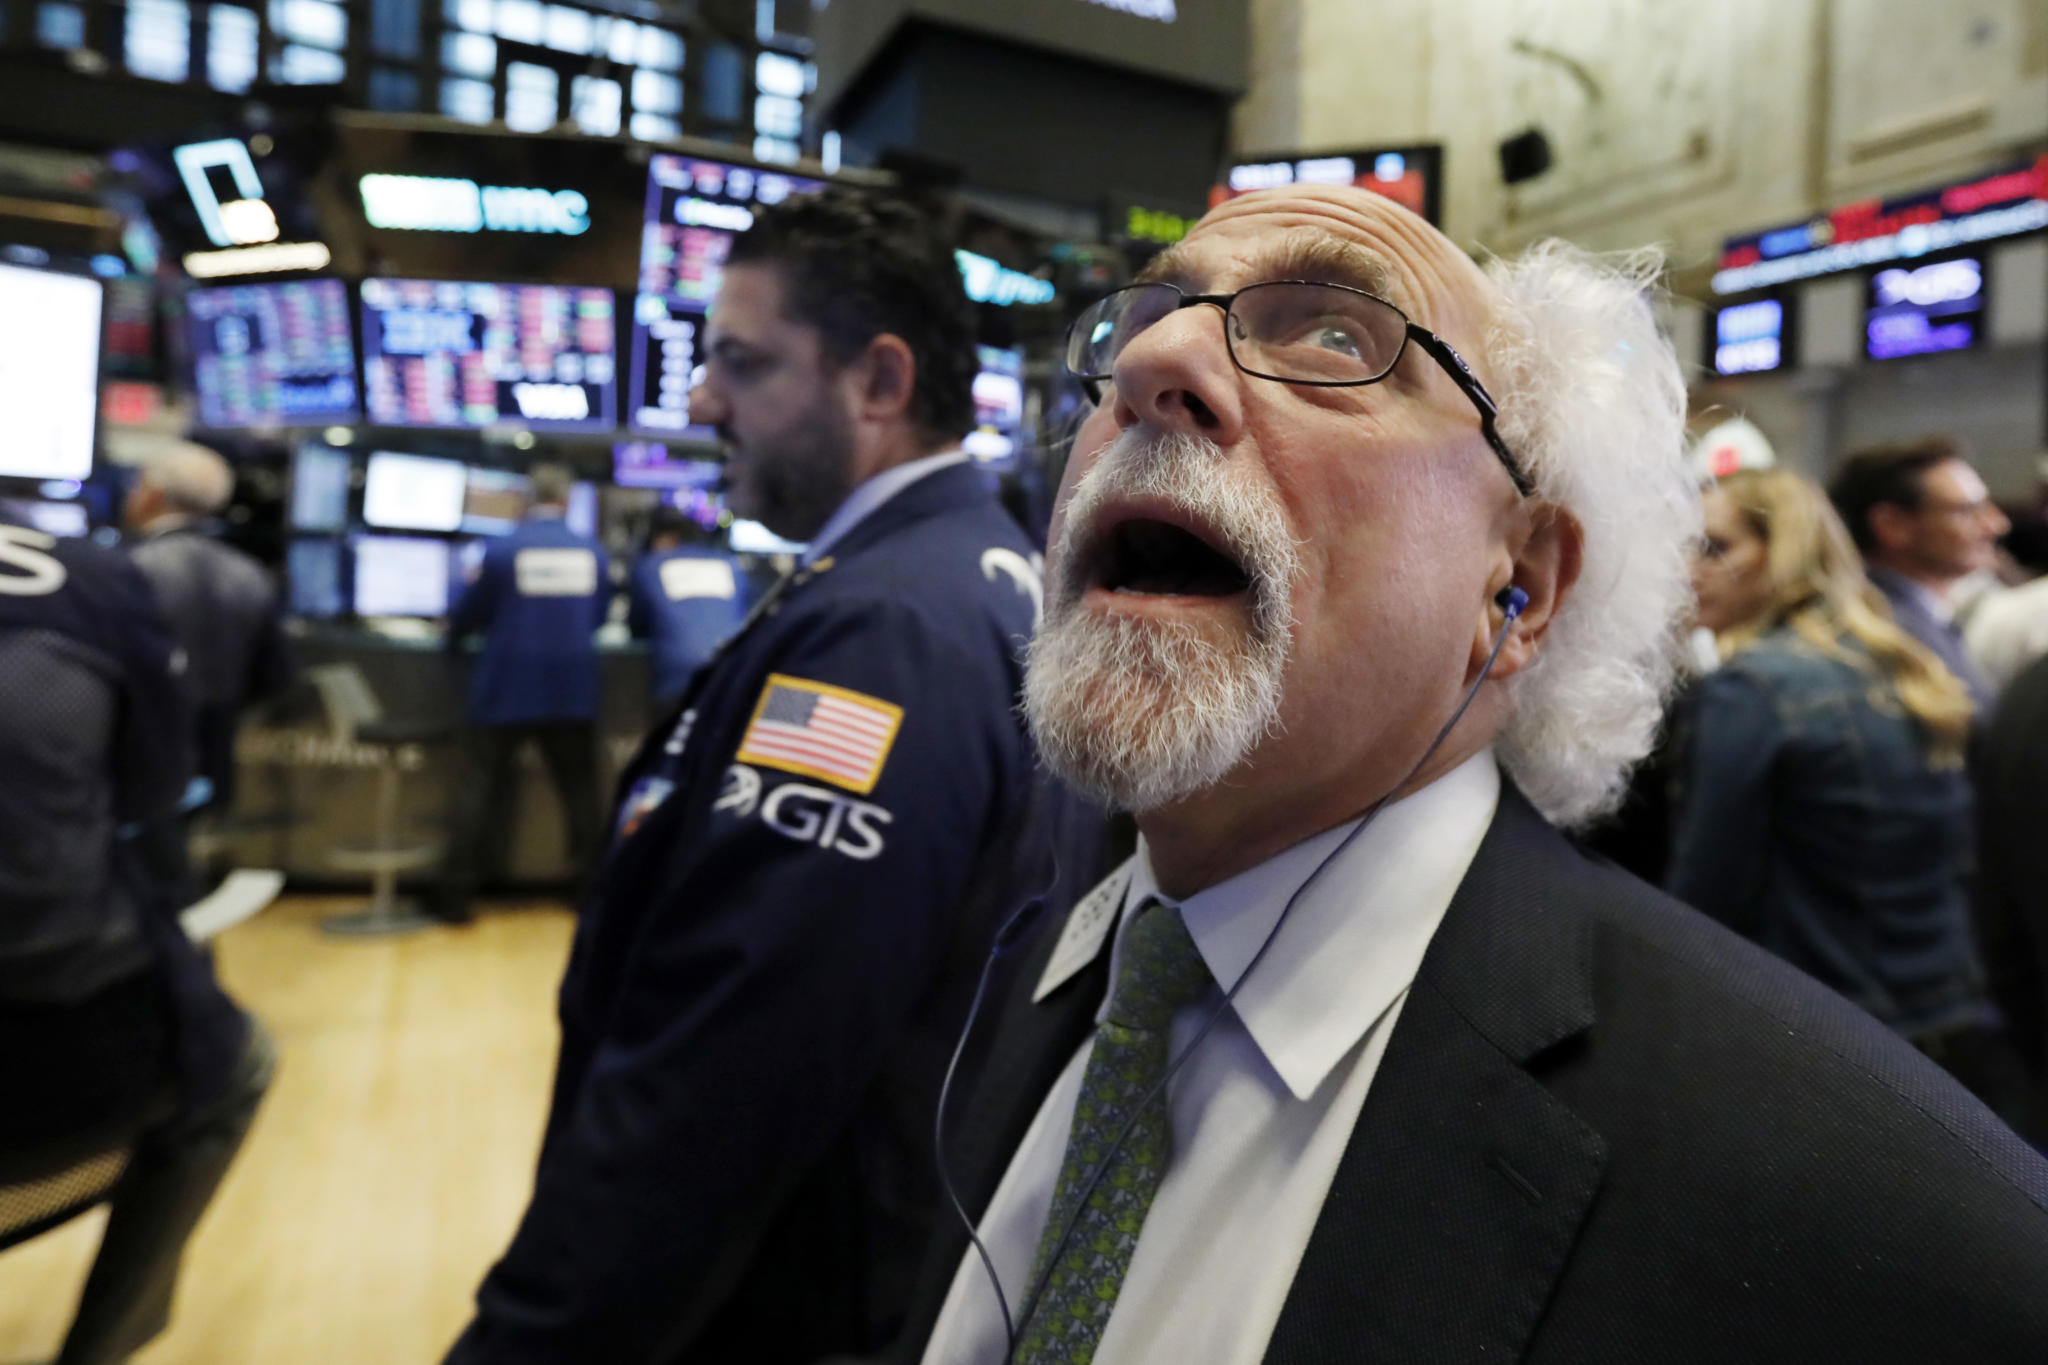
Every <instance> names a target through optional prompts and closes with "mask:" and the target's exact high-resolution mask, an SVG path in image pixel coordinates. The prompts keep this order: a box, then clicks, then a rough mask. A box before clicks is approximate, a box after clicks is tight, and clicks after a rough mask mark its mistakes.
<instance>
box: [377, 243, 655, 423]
mask: <svg viewBox="0 0 2048 1365" xmlns="http://www.w3.org/2000/svg"><path fill="white" fill-rule="evenodd" d="M612 310H613V302H612V291H611V290H609V289H589V288H583V287H580V286H570V285H551V284H454V283H448V282H445V281H434V280H364V281H363V383H364V389H365V391H366V394H367V398H368V409H369V419H370V421H371V422H372V423H374V424H376V425H379V426H392V427H488V426H495V425H499V424H506V425H513V426H525V427H531V428H533V429H534V430H536V431H603V430H607V429H609V428H611V427H612V426H613V425H615V424H616V420H617V400H616V397H615V395H616V393H617V383H616V373H615V371H616V354H615V352H616V346H617V341H616V338H615V336H614V322H613V311H612Z"/></svg>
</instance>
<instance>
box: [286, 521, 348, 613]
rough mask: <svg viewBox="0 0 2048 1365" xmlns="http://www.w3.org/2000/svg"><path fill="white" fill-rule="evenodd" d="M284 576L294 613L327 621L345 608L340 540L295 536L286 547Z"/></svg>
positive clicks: (344, 611) (346, 600)
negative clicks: (288, 587) (288, 586)
mask: <svg viewBox="0 0 2048 1365" xmlns="http://www.w3.org/2000/svg"><path fill="white" fill-rule="evenodd" d="M285 578H286V581H287V582H288V584H289V585H290V590H291V597H290V602H291V610H292V614H293V615H294V616H303V617H307V618H309V619H311V620H316V621H329V620H332V619H334V618H335V617H337V616H341V615H343V614H344V613H346V612H347V611H348V595H347V594H346V593H344V592H343V591H342V574H341V542H340V541H339V540H328V539H325V538H323V537H320V536H295V537H294V538H293V539H292V542H291V544H290V545H288V546H287V547H286V548H285Z"/></svg>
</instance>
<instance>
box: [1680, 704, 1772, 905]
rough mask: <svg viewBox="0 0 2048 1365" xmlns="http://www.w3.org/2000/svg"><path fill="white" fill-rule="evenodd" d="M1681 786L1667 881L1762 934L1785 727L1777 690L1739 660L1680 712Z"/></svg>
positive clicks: (1685, 896) (1685, 897) (1687, 897)
mask: <svg viewBox="0 0 2048 1365" xmlns="http://www.w3.org/2000/svg"><path fill="white" fill-rule="evenodd" d="M1680 726H1681V731H1680V734H1679V740H1678V742H1679V745H1680V752H1679V756H1678V761H1679V765H1680V770H1679V780H1678V791H1677V797H1676V801H1675V803H1674V805H1673V809H1672V813H1671V862H1670V866H1669V868H1668V869H1667V871H1666V873H1665V887H1664V889H1665V890H1667V891H1669V892H1670V893H1671V894H1672V895H1673V896H1676V897H1677V898H1678V899H1679V900H1682V901H1684V902H1686V903H1687V904H1688V905H1691V906H1692V907H1693V908H1694V909H1697V910H1703V911H1705V912H1706V913H1707V914H1709V915H1712V916H1713V917H1714V918H1715V919H1718V920H1720V921H1721V922H1722V923H1723V924H1726V925H1727V926H1728V927H1730V928H1731V929H1734V930H1736V931H1737V932H1738V933H1742V934H1745V935H1748V936H1749V937H1751V938H1755V937H1757V936H1758V935H1759V934H1760V933H1761V932H1762V929H1763V925H1762V924H1761V923H1760V922H1759V921H1758V918H1757V914H1758V905H1757V893H1758V890H1759V888H1760V887H1761V886H1762V885H1763V881H1764V874H1765V872H1766V870H1767V869H1766V866H1765V860H1766V858H1767V857H1768V856H1769V849H1770V846H1771V840H1770V837H1769V836H1770V829H1771V820H1772V818H1773V811H1772V791H1771V771H1772V768H1773V767H1774V766H1775V765H1776V763H1777V762H1778V757H1779V751H1780V749H1781V747H1782V746H1783V744H1784V740H1785V733H1784V728H1783V726H1782V725H1780V724H1779V722H1778V718H1777V714H1776V711H1775V708H1774V706H1773V703H1772V697H1771V693H1770V690H1769V688H1768V687H1767V686H1766V685H1765V684H1764V683H1763V682H1761V681H1760V680H1758V679H1756V678H1754V677H1751V676H1749V675H1748V674H1747V673H1746V672H1744V671H1743V670H1742V669H1740V668H1737V667H1724V668H1721V669H1719V670H1717V671H1715V672H1713V673H1710V674H1708V675H1707V676H1706V677H1704V678H1702V679H1701V680H1700V681H1699V683H1698V685H1697V686H1696V687H1695V689H1694V691H1693V693H1692V695H1691V696H1690V697H1689V698H1688V699H1687V701H1686V704H1685V707H1684V710H1683V712H1682V713H1681V720H1680Z"/></svg>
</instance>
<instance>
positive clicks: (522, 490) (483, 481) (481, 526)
mask: <svg viewBox="0 0 2048 1365" xmlns="http://www.w3.org/2000/svg"><path fill="white" fill-rule="evenodd" d="M532 487H533V481H532V480H531V479H528V478H527V477H526V476H525V475H524V474H518V473H514V472H513V471H512V470H509V469H484V468H482V467H480V466H478V465H471V466H470V467H469V481H468V484H467V485H466V486H465V488H464V490H463V496H462V530H463V531H464V532H465V533H466V534H469V535H476V536H502V535H505V534H507V533H509V532H510V531H511V530H512V528H514V527H515V526H517V525H519V519H520V518H521V517H523V516H525V515H526V504H527V499H528V495H529V493H530V491H531V489H532Z"/></svg>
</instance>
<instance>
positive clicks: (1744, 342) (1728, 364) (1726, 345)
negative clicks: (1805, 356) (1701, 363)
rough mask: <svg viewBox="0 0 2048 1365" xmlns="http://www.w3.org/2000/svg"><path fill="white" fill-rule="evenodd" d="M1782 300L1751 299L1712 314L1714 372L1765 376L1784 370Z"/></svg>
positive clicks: (1786, 331)
mask: <svg viewBox="0 0 2048 1365" xmlns="http://www.w3.org/2000/svg"><path fill="white" fill-rule="evenodd" d="M1789 321H1790V319H1789V317H1788V315H1787V312H1786V308H1785V302H1784V300H1783V299H1753V300H1751V301H1750V302H1748V303H1735V304H1730V305H1728V306H1727V307H1726V308H1717V309H1715V310H1714V312H1713V323H1712V326H1713V335H1712V337H1711V338H1710V340H1711V341H1712V343H1713V357H1714V373H1715V374H1722V375H1737V374H1768V373H1770V372H1771V371H1773V370H1780V369H1783V368H1784V367H1785V364H1786V361H1787V359H1788V354H1787V353H1788V351H1789V348H1790V342H1791V328H1790V327H1789V326H1788V325H1787V324H1788V323H1789Z"/></svg>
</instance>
